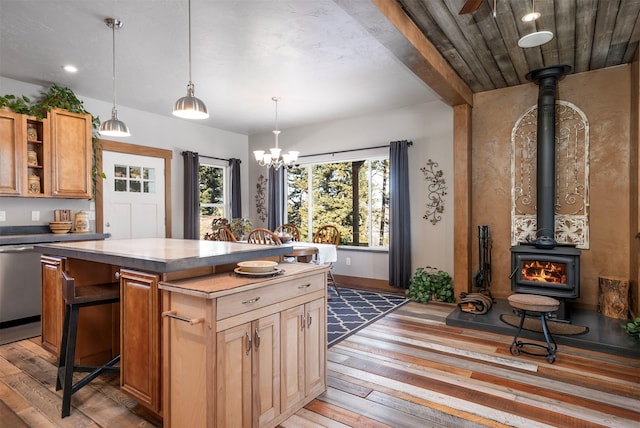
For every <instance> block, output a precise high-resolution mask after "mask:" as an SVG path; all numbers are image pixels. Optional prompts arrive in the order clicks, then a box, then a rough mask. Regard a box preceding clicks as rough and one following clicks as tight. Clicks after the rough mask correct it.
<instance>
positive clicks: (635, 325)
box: [622, 317, 640, 339]
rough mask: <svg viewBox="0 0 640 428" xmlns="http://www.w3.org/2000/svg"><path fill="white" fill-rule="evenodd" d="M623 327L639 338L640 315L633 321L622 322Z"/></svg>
mask: <svg viewBox="0 0 640 428" xmlns="http://www.w3.org/2000/svg"><path fill="white" fill-rule="evenodd" d="M622 328H624V329H625V331H626V332H627V333H628V334H630V335H631V336H635V337H636V338H637V339H640V317H637V318H636V319H635V320H633V321H632V322H628V323H626V324H622Z"/></svg>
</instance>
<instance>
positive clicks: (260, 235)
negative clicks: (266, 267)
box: [247, 227, 282, 245]
mask: <svg viewBox="0 0 640 428" xmlns="http://www.w3.org/2000/svg"><path fill="white" fill-rule="evenodd" d="M247 242H248V243H250V244H262V245H282V241H281V240H280V238H278V235H276V234H275V233H273V232H272V231H270V230H269V229H264V228H262V227H259V228H257V229H253V230H252V231H251V232H249V237H248V238H247Z"/></svg>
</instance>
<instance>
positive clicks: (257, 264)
mask: <svg viewBox="0 0 640 428" xmlns="http://www.w3.org/2000/svg"><path fill="white" fill-rule="evenodd" d="M276 266H278V262H274V261H270V260H249V261H246V262H240V263H238V267H239V268H240V269H241V270H242V271H243V272H251V273H265V272H273V270H274V269H275V268H276Z"/></svg>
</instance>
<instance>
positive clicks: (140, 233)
mask: <svg viewBox="0 0 640 428" xmlns="http://www.w3.org/2000/svg"><path fill="white" fill-rule="evenodd" d="M102 169H103V171H104V173H105V174H106V176H107V178H106V179H105V180H104V183H103V187H102V189H103V190H102V193H103V211H104V215H103V230H104V232H106V233H110V234H111V238H112V239H126V238H164V237H165V189H164V185H165V181H164V174H165V172H164V159H162V158H157V157H150V156H140V155H133V154H127V153H119V152H110V151H104V152H103V153H102Z"/></svg>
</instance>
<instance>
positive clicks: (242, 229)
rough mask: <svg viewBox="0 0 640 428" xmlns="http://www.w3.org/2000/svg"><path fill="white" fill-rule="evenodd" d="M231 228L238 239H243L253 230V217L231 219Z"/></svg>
mask: <svg viewBox="0 0 640 428" xmlns="http://www.w3.org/2000/svg"><path fill="white" fill-rule="evenodd" d="M229 229H231V232H233V236H235V237H236V239H237V240H238V241H243V240H245V239H246V238H247V235H248V234H249V232H251V229H252V225H251V219H248V218H234V219H232V220H231V223H229Z"/></svg>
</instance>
